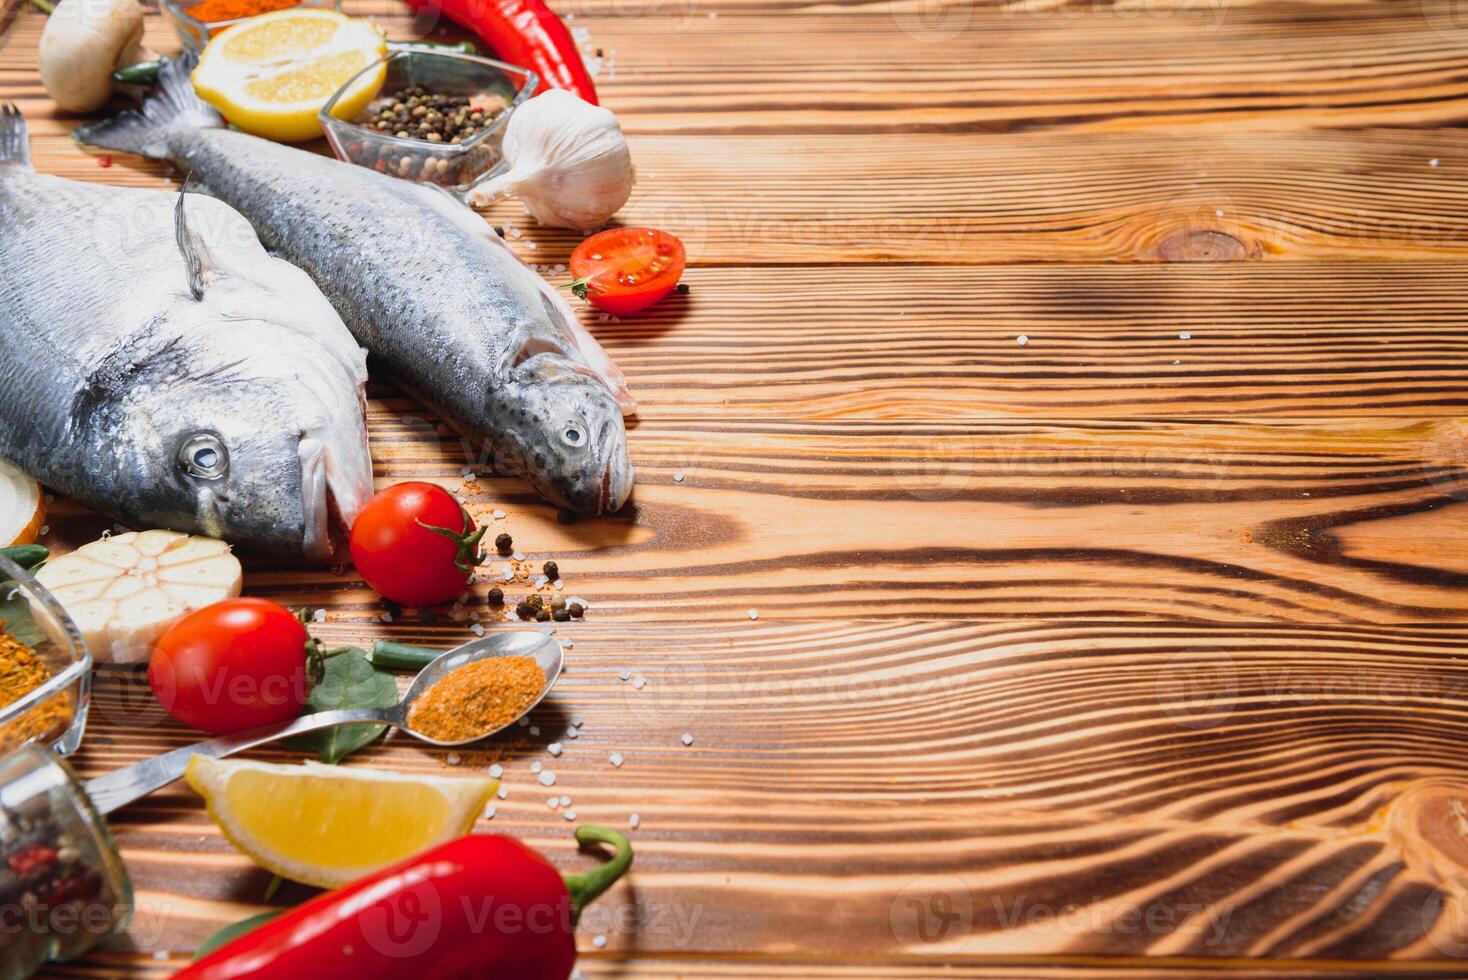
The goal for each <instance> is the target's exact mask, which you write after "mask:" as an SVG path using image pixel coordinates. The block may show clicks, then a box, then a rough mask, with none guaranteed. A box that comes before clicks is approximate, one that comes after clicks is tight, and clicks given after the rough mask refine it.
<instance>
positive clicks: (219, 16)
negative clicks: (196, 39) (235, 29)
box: [184, 0, 301, 24]
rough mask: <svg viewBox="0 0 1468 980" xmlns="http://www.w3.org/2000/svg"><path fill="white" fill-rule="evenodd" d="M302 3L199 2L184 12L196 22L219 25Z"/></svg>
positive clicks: (265, 0) (252, 0)
mask: <svg viewBox="0 0 1468 980" xmlns="http://www.w3.org/2000/svg"><path fill="white" fill-rule="evenodd" d="M300 2H301V0H199V2H198V3H195V4H192V5H189V6H186V7H184V11H185V12H186V13H187V14H188V15H189V16H190V17H192V18H194V20H197V21H201V22H202V23H205V24H218V23H219V22H220V21H225V20H239V19H240V18H241V17H254V16H255V15H256V14H268V13H270V12H271V11H272V10H284V9H286V8H287V7H294V6H296V5H298V4H299V3H300Z"/></svg>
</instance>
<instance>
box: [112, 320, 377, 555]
mask: <svg viewBox="0 0 1468 980" xmlns="http://www.w3.org/2000/svg"><path fill="white" fill-rule="evenodd" d="M230 327H231V329H233V330H235V331H239V332H242V333H244V334H246V335H247V336H250V337H252V338H253V342H252V343H250V344H249V345H248V348H249V349H243V348H242V349H237V350H233V351H230V350H222V349H221V348H220V346H219V345H218V344H215V345H214V349H213V350H212V351H210V356H209V357H208V358H207V364H204V363H201V362H200V360H199V359H198V358H197V357H196V356H195V354H194V353H191V354H190V355H187V356H185V357H184V358H182V361H183V363H179V360H180V359H179V358H176V357H175V358H170V360H172V361H173V364H172V366H171V367H169V368H167V369H161V370H160V366H159V365H149V366H147V368H146V369H145V370H144V372H143V373H144V374H151V378H148V380H147V381H145V382H144V383H140V384H134V385H132V386H131V387H130V388H129V389H128V390H127V391H126V392H125V393H124V395H123V401H124V404H122V405H120V406H119V407H121V408H122V409H123V410H122V411H119V412H116V413H115V414H113V415H112V418H113V419H114V420H116V421H117V423H118V425H117V427H116V429H115V430H114V431H116V434H117V438H116V439H115V440H114V441H113V444H112V454H113V460H112V463H111V469H112V471H113V473H114V474H115V477H114V482H115V483H116V484H117V486H116V487H115V489H114V492H113V494H112V496H113V497H114V498H115V499H118V500H119V501H120V502H122V503H123V506H119V507H118V508H116V509H117V510H118V511H119V513H120V514H122V516H124V517H125V518H127V519H129V522H130V523H141V524H145V525H149V526H158V525H162V526H168V527H173V528H176V529H179V530H187V531H190V532H193V533H199V534H207V535H209V536H211V537H217V538H222V539H223V540H226V541H229V542H231V543H233V544H236V545H239V546H240V547H242V548H244V549H246V550H249V551H253V552H259V553H262V554H269V555H280V556H289V557H298V556H299V557H305V558H307V559H309V560H313V561H323V560H326V559H327V558H329V557H330V555H331V552H332V541H331V529H332V525H333V520H334V519H335V521H336V522H337V523H340V524H342V525H344V526H346V527H350V524H351V522H352V521H353V520H355V518H356V515H357V513H358V512H359V511H360V510H361V508H362V506H363V505H365V503H366V501H367V500H368V499H369V498H370V497H371V494H372V468H371V462H370V458H369V456H368V451H367V434H366V425H365V422H364V416H363V402H362V397H361V393H360V390H359V387H358V386H357V385H356V384H355V383H353V382H352V380H351V379H350V378H349V377H348V376H347V375H346V374H344V373H343V372H341V371H337V370H334V369H333V366H332V364H331V362H330V360H329V359H328V358H325V357H323V356H322V355H321V353H320V352H319V351H310V350H302V349H301V348H300V345H299V343H298V342H297V343H296V346H295V347H294V348H292V347H291V346H289V343H290V342H291V340H292V338H291V337H289V336H284V335H282V336H277V337H271V336H269V334H270V331H269V330H268V329H265V328H263V327H259V328H257V329H256V330H254V331H250V330H245V329H242V327H241V325H240V324H237V323H236V324H230ZM262 334H263V336H262ZM215 340H216V341H217V340H218V338H215ZM297 341H298V338H297ZM273 342H274V343H273ZM220 354H224V355H225V356H224V357H222V358H221V357H220V356H219V355H220Z"/></svg>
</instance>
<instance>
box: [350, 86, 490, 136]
mask: <svg viewBox="0 0 1468 980" xmlns="http://www.w3.org/2000/svg"><path fill="white" fill-rule="evenodd" d="M504 107H505V100H504V99H502V98H501V97H499V96H498V95H479V96H475V97H474V98H470V97H469V96H467V95H441V94H439V93H436V92H430V91H428V90H427V89H425V88H423V87H422V86H421V85H415V86H413V87H411V88H405V89H400V90H399V91H397V92H394V93H393V94H392V95H390V96H389V97H388V98H387V99H385V100H383V101H382V102H381V103H379V105H378V107H377V109H376V110H375V111H374V112H373V114H372V116H371V117H370V119H371V121H370V122H369V123H368V125H370V126H371V127H372V128H373V129H375V130H377V131H378V132H381V133H391V134H392V135H394V136H397V137H399V138H400V139H419V140H424V141H426V142H429V143H448V144H451V145H454V144H458V143H463V142H465V141H466V140H469V139H471V138H472V137H474V136H476V135H477V134H479V133H481V132H483V131H484V130H485V129H486V128H487V127H488V126H489V125H490V123H491V122H493V120H494V117H495V116H496V115H498V114H499V112H500V111H501V110H502V109H504Z"/></svg>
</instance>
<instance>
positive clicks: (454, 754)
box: [443, 752, 459, 766]
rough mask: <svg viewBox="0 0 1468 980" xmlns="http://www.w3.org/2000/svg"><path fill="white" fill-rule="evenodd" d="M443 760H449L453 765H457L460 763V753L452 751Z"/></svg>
mask: <svg viewBox="0 0 1468 980" xmlns="http://www.w3.org/2000/svg"><path fill="white" fill-rule="evenodd" d="M443 761H445V762H447V763H448V764H449V765H451V766H457V765H458V764H459V753H457V752H450V753H449V754H448V755H447V756H446V757H445V758H444V760H443Z"/></svg>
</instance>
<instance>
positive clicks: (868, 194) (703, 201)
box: [32, 117, 1468, 266]
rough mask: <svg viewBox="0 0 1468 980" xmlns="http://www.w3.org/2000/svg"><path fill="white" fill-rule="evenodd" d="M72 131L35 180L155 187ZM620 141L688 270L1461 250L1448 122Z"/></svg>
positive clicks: (1462, 198)
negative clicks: (684, 251) (48, 177)
mask: <svg viewBox="0 0 1468 980" xmlns="http://www.w3.org/2000/svg"><path fill="white" fill-rule="evenodd" d="M72 123H73V120H71V119H56V118H46V117H40V118H37V119H35V120H33V125H32V134H33V146H34V149H35V152H36V156H37V159H38V160H39V161H40V166H41V168H42V169H43V170H45V171H46V172H47V173H54V174H57V175H59V176H63V177H70V178H73V179H77V180H86V181H94V182H100V183H108V184H120V185H130V186H137V187H158V186H162V185H161V180H162V178H163V177H164V176H165V175H167V174H168V173H169V171H168V168H166V167H165V166H164V165H163V164H158V163H149V162H145V161H141V160H136V159H134V158H122V157H118V158H117V159H116V161H115V165H114V166H112V167H110V168H105V169H104V168H102V167H100V166H98V160H99V156H98V155H96V154H94V153H87V152H83V151H82V150H81V149H80V148H79V147H77V146H76V145H75V144H74V143H73V142H72V141H71V140H70V139H69V138H68V136H67V135H66V134H67V132H68V131H69V129H70V127H71V125H72ZM313 146H314V148H315V149H317V150H319V151H321V152H326V148H325V146H324V144H319V143H318V144H313ZM631 146H632V153H633V157H634V159H635V160H636V161H637V165H638V168H639V174H640V178H639V184H638V186H637V188H636V190H635V192H634V194H633V197H632V200H631V201H630V202H629V203H628V205H627V206H626V207H625V208H623V209H622V211H621V212H619V215H618V220H620V221H622V222H624V223H626V224H632V225H646V226H652V227H668V228H677V229H678V230H679V233H680V236H681V237H682V239H683V241H684V243H685V245H686V246H687V248H688V254H689V259H690V261H691V262H693V264H695V265H719V266H727V265H789V264H794V263H808V264H817V265H833V264H852V263H871V262H882V263H893V262H900V263H905V264H913V263H930V264H941V265H977V264H983V265H998V264H1005V263H1010V262H1098V261H1139V262H1239V261H1278V260H1312V259H1322V258H1338V259H1363V260H1372V259H1375V260H1380V259H1383V258H1396V259H1401V258H1411V257H1417V258H1443V257H1452V256H1456V255H1460V254H1462V253H1463V252H1464V251H1465V250H1468V180H1465V177H1468V135H1465V134H1463V133H1462V132H1461V131H1433V132H1421V131H1416V130H1393V129H1372V130H1365V131H1356V130H1352V131H1345V132H1342V131H1333V130H1325V131H1302V132H1281V133H1251V134H1247V135H1245V134H1235V133H1217V132H1199V133H1185V134H1181V135H1179V134H1174V133H1155V132H1147V133H1139V134H1130V133H1129V134H1125V135H1117V134H1110V133H1023V134H1015V135H1011V136H1008V137H993V136H978V135H954V134H915V135H912V136H908V137H905V138H903V139H902V140H900V141H897V140H893V139H892V138H890V137H888V136H883V135H874V134H857V135H828V136H782V137H762V136H696V137H685V136H634V137H632V138H631ZM1433 161H1437V163H1436V165H1434V164H1433ZM816 174H818V175H820V177H821V180H820V183H819V184H814V183H813V182H812V180H811V177H812V175H816ZM170 186H171V185H170ZM752 186H753V187H757V192H753V193H752V192H751V187H752ZM898 188H900V193H899V192H897V189H898ZM484 214H485V216H486V218H487V219H488V220H489V221H491V222H492V223H494V224H495V225H497V226H499V227H502V228H508V229H510V232H511V236H512V237H511V238H510V241H511V244H512V245H513V246H514V247H515V248H516V249H518V250H519V251H520V252H521V254H523V255H524V257H525V258H526V260H527V261H530V262H533V263H538V264H542V265H545V264H553V263H564V262H565V261H566V259H567V257H568V256H569V254H570V250H571V249H572V248H573V247H574V246H575V245H576V244H577V243H578V242H580V240H581V237H582V236H581V235H580V234H579V233H577V232H574V231H560V230H555V229H548V228H541V227H538V226H537V225H536V224H535V223H534V222H533V221H532V220H530V219H528V218H527V217H526V216H525V215H524V213H523V210H522V209H521V207H520V206H519V204H518V203H516V202H514V201H506V202H504V203H502V204H500V205H497V206H495V207H493V208H490V209H487V210H486V211H485V212H484ZM517 236H523V237H517ZM532 243H533V246H534V247H532Z"/></svg>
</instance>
